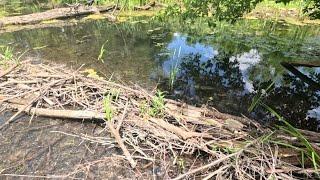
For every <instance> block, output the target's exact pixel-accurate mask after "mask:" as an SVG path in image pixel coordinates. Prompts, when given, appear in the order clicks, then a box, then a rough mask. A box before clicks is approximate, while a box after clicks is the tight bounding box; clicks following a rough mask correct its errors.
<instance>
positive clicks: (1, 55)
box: [0, 46, 27, 67]
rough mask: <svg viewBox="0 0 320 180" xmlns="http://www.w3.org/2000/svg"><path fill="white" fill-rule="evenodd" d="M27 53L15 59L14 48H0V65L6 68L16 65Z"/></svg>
mask: <svg viewBox="0 0 320 180" xmlns="http://www.w3.org/2000/svg"><path fill="white" fill-rule="evenodd" d="M26 52H27V51H25V52H23V53H22V54H21V55H19V56H18V57H16V56H15V55H14V48H13V47H9V46H4V47H1V48H0V65H2V66H4V67H8V66H9V65H10V64H17V63H19V61H20V59H21V57H22V56H23V55H24V54H25V53H26Z"/></svg>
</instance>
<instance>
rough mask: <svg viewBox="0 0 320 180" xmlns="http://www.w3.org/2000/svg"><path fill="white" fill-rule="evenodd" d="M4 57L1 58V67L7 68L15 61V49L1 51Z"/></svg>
mask: <svg viewBox="0 0 320 180" xmlns="http://www.w3.org/2000/svg"><path fill="white" fill-rule="evenodd" d="M1 51H2V53H1V54H2V56H0V58H1V59H0V65H5V66H7V65H8V64H9V63H10V62H12V61H13V60H14V54H13V48H12V47H9V46H7V47H4V48H2V49H1Z"/></svg>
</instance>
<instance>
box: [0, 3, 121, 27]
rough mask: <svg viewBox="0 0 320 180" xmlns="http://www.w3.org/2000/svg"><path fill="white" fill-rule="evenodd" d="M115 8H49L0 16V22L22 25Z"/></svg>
mask: <svg viewBox="0 0 320 180" xmlns="http://www.w3.org/2000/svg"><path fill="white" fill-rule="evenodd" d="M114 8H115V5H111V6H105V7H86V6H79V7H67V8H57V9H51V10H48V11H45V12H40V13H33V14H27V15H22V16H11V17H3V18H0V24H2V25H3V26H8V25H24V24H35V23H39V22H41V21H48V20H52V19H62V18H72V17H76V16H83V15H88V14H95V13H102V12H108V11H111V10H113V9H114Z"/></svg>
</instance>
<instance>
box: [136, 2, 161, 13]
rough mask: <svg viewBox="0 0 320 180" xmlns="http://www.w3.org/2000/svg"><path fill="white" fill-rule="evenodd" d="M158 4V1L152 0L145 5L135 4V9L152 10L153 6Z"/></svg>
mask: <svg viewBox="0 0 320 180" xmlns="http://www.w3.org/2000/svg"><path fill="white" fill-rule="evenodd" d="M155 6H156V1H151V2H149V3H148V4H146V5H144V6H134V7H133V10H135V11H142V10H144V11H146V10H150V9H151V8H152V7H155Z"/></svg>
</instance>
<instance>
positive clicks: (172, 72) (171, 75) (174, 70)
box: [169, 66, 179, 90]
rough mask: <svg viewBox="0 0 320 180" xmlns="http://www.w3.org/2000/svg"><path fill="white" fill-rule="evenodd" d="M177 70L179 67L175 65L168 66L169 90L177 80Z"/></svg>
mask: <svg viewBox="0 0 320 180" xmlns="http://www.w3.org/2000/svg"><path fill="white" fill-rule="evenodd" d="M178 72H179V68H178V67H177V66H174V67H171V68H170V73H169V88H170V90H172V89H173V86H174V83H175V82H176V80H177V75H178Z"/></svg>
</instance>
